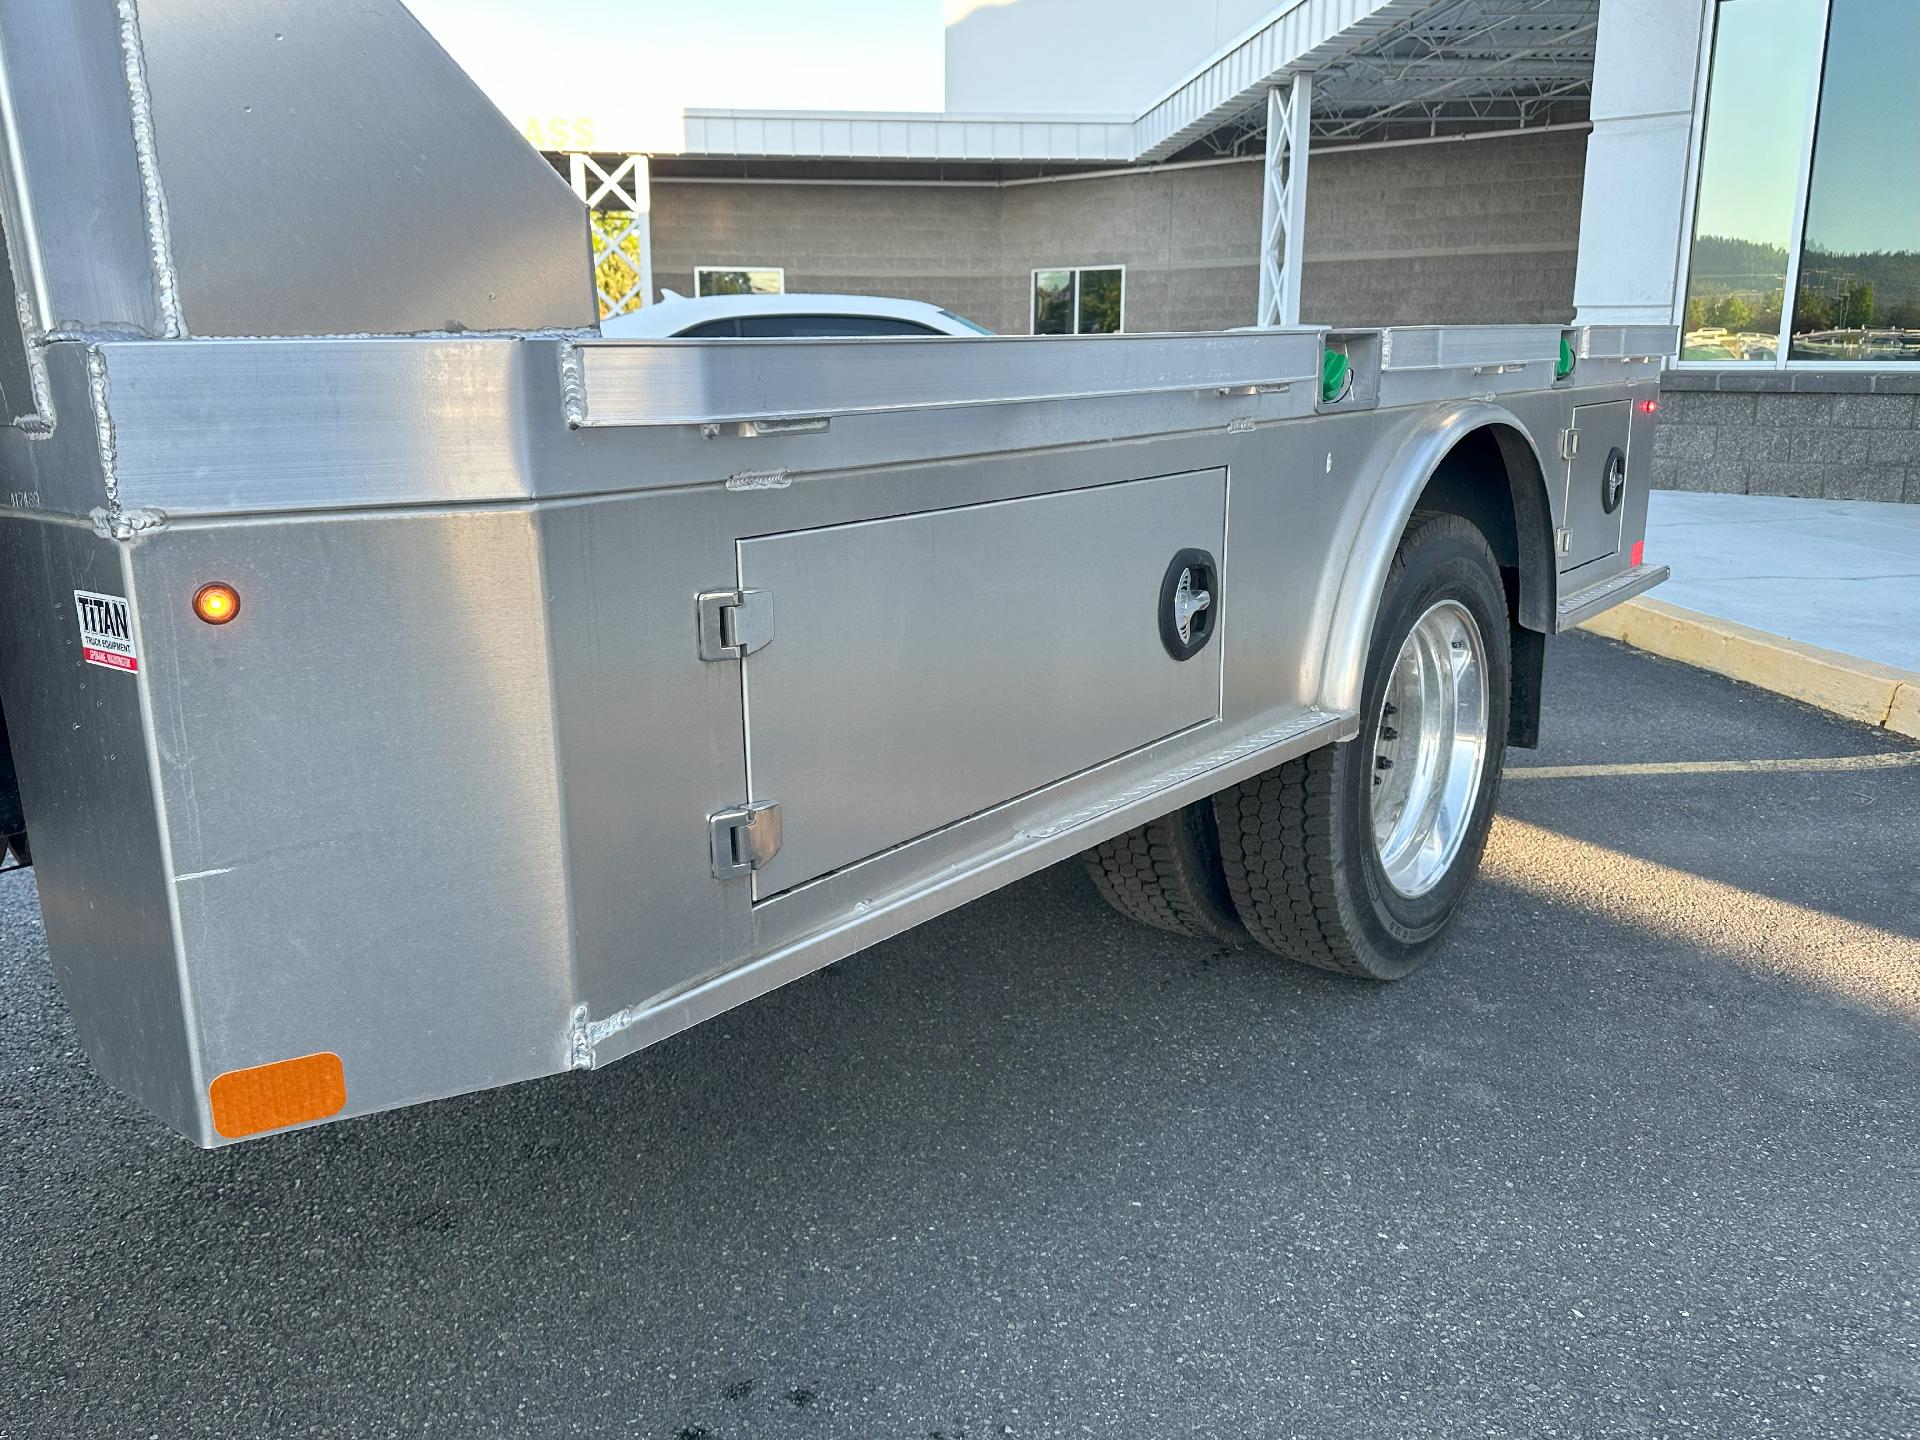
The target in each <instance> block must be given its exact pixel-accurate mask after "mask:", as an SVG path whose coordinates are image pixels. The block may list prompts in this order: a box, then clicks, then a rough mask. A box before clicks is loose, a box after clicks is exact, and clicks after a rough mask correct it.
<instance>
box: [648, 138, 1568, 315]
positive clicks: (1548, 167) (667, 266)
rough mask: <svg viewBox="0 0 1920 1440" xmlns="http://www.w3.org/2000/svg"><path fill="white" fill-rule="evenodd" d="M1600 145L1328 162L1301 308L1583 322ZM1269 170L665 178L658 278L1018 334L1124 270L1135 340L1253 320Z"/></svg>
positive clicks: (1322, 160) (1411, 149)
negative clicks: (1059, 269) (757, 275)
mask: <svg viewBox="0 0 1920 1440" xmlns="http://www.w3.org/2000/svg"><path fill="white" fill-rule="evenodd" d="M1584 145H1585V136H1584V135H1583V134H1581V133H1579V132H1564V131H1563V132H1551V133H1541V134H1537V135H1526V136H1515V137H1506V138H1500V139H1488V140H1473V141H1466V142H1455V143H1446V144H1435V145H1418V146H1393V147H1386V148H1376V149H1363V150H1354V151H1350V152H1346V153H1341V152H1338V151H1327V152H1324V153H1321V154H1319V155H1316V156H1315V157H1314V159H1313V162H1312V170H1311V172H1310V180H1309V186H1308V202H1307V238H1306V268H1305V274H1304V275H1303V276H1302V313H1303V316H1304V318H1305V319H1307V320H1308V321H1309V322H1318V323H1325V324H1334V325H1373V324H1432V323H1440V322H1447V321H1452V322H1460V323H1467V322H1493V321H1508V322H1526V321H1538V322H1543V323H1552V322H1557V321H1564V320H1567V319H1568V318H1569V317H1570V316H1571V315H1572V311H1573V271H1574V259H1575V255H1576V252H1577V246H1578V230H1579V216H1580V184H1581V174H1582V165H1583V158H1584V154H1585V150H1584ZM1260 198H1261V166H1260V164H1259V162H1258V161H1257V160H1245V161H1235V162H1231V163H1225V164H1213V165H1201V166H1177V167H1171V168H1167V169H1162V170H1152V171H1143V172H1132V173H1128V174H1122V175H1115V176H1111V177H1106V178H1098V179H1076V180H1069V181H1062V182H1058V183H1047V184H1008V185H981V184H971V185H961V184H954V185H941V184H913V185H905V184H878V183H876V184H850V183H847V184H843V183H810V184H783V183H779V182H775V181H740V182H729V183H725V184H714V183H708V182H698V181H690V180H676V179H674V178H673V177H671V176H664V175H656V177H655V179H654V187H653V255H654V276H655V283H656V284H658V285H661V286H664V287H667V288H670V289H674V290H679V291H681V292H682V293H685V294H691V293H692V291H693V268H694V266H696V265H738V264H764V265H782V266H784V267H786V271H787V288H788V289H789V290H791V291H796V292H798V291H829V292H840V293H849V294H879V295H899V296H904V297H906V298H909V299H919V300H931V301H933V302H934V303H936V304H940V305H944V306H946V307H948V308H949V309H952V310H955V311H958V312H959V313H960V314H963V315H966V316H969V317H970V318H972V319H974V320H977V321H979V322H980V323H981V324H982V325H985V326H987V327H988V328H990V329H993V330H998V331H1000V332H1002V333H1005V334H1015V335H1023V334H1025V333H1027V330H1028V327H1029V314H1028V307H1029V303H1030V297H1029V287H1030V285H1031V272H1032V271H1033V270H1034V269H1036V268H1046V267H1052V266H1068V265H1108V264H1121V265H1125V266H1126V267H1127V293H1126V324H1127V328H1128V329H1129V330H1133V331H1152V330H1215V329H1226V328H1230V327H1232V326H1236V325H1249V324H1252V323H1253V320H1254V316H1255V312H1256V307H1257V302H1258V297H1259V283H1260V282H1259V268H1258V261H1257V256H1258V250H1259V240H1260Z"/></svg>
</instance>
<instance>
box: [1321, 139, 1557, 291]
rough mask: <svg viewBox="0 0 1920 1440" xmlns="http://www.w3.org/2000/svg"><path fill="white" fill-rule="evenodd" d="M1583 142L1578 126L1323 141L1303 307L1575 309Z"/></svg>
mask: <svg viewBox="0 0 1920 1440" xmlns="http://www.w3.org/2000/svg"><path fill="white" fill-rule="evenodd" d="M1586 154H1587V137H1586V134H1585V132H1584V131H1577V130H1562V131H1548V132H1543V133H1541V134H1538V135H1521V136H1512V137H1503V138H1499V139H1485V140H1467V141H1456V142H1451V143H1439V144H1426V145H1404V146H1387V147H1384V148H1381V149H1374V150H1354V151H1351V152H1348V153H1346V154H1342V153H1341V152H1340V151H1338V150H1328V151H1325V152H1323V153H1320V154H1316V155H1315V156H1314V157H1313V159H1312V161H1311V164H1310V167H1309V169H1308V172H1307V177H1308V178H1307V241H1306V271H1305V274H1304V275H1303V276H1302V282H1301V299H1300V310H1301V318H1302V319H1304V320H1307V321H1308V322H1310V323H1315V324H1326V325H1390V324H1392V325H1430V324H1444V323H1453V324H1475V323H1495V322H1506V323H1538V324H1555V323H1561V322H1565V321H1567V320H1570V319H1572V317H1573V277H1574V264H1575V261H1576V259H1577V257H1578V254H1579V248H1580V193H1581V185H1582V180H1583V177H1584V174H1585V168H1586Z"/></svg>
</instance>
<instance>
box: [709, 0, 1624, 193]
mask: <svg viewBox="0 0 1920 1440" xmlns="http://www.w3.org/2000/svg"><path fill="white" fill-rule="evenodd" d="M1599 12H1600V0H1292V3H1290V4H1281V5H1276V6H1275V9H1274V14H1273V17H1272V18H1271V19H1270V20H1269V21H1268V22H1267V23H1266V24H1264V25H1262V26H1260V27H1259V28H1258V29H1256V30H1254V31H1253V32H1251V33H1250V34H1248V35H1247V36H1245V37H1244V38H1243V39H1241V40H1240V41H1239V42H1238V43H1236V44H1234V45H1233V46H1231V47H1229V48H1228V49H1227V50H1225V51H1223V52H1221V53H1220V54H1219V55H1216V56H1215V57H1214V58H1213V59H1212V60H1210V61H1209V62H1208V63H1207V64H1205V65H1203V66H1201V67H1200V68H1199V69H1197V70H1195V71H1193V72H1192V73H1191V74H1189V75H1187V76H1185V77H1184V78H1183V79H1182V80H1181V81H1180V82H1179V83H1178V84H1176V85H1174V86H1172V87H1171V88H1170V89H1169V90H1168V91H1167V93H1166V94H1165V95H1163V96H1162V97H1161V98H1160V99H1159V100H1157V101H1155V102H1154V103H1153V104H1152V105H1150V106H1149V107H1148V108H1147V109H1146V110H1145V111H1144V112H1143V113H1142V114H1140V115H1139V116H1137V117H1134V118H1133V119H1131V120H1128V119H1126V118H1125V117H1122V116H1111V115H1108V116H1073V115H1055V116H992V115H949V114H925V115H877V114H876V115H854V114H825V113H808V112H801V111H773V110H765V111H749V110H689V111H688V112H687V116H686V121H687V144H686V146H685V149H684V150H683V151H682V153H683V154H686V155H701V156H718V155H728V156H742V157H744V156H757V157H766V158H806V159H809V160H814V161H820V160H826V161H841V162H852V163H872V162H874V161H884V160H895V161H907V162H916V161H918V162H943V161H958V160H967V161H974V162H981V163H985V164H993V163H995V162H999V163H1016V162H1026V163H1042V164H1044V163H1053V164H1067V165H1125V164H1138V163H1154V162H1158V161H1163V160H1167V159H1171V158H1173V157H1174V156H1176V155H1184V154H1190V153H1193V152H1194V151H1196V150H1200V151H1205V152H1208V153H1213V154H1240V153H1253V152H1255V151H1257V150H1258V149H1259V144H1258V143H1257V142H1259V140H1260V139H1261V137H1262V136H1263V135H1264V134H1265V130H1266V107H1267V96H1268V93H1269V92H1270V91H1272V90H1274V89H1276V88H1280V89H1284V88H1285V87H1287V86H1288V85H1289V84H1290V83H1291V82H1292V80H1293V78H1294V77H1295V76H1297V75H1307V74H1310V75H1312V76H1313V77H1314V96H1313V127H1312V128H1313V136H1314V139H1316V140H1319V141H1332V142H1335V143H1352V142H1356V141H1362V140H1375V139H1388V138H1399V137H1405V136H1414V135H1421V134H1443V133H1450V132H1458V131H1462V130H1473V129H1513V128H1516V127H1518V126H1525V125H1538V124H1548V123H1552V122H1556V121H1566V120H1580V119H1584V118H1585V117H1586V106H1587V97H1588V95H1589V93H1590V91H1591V89H1592V81H1593V57H1594V35H1595V32H1596V30H1597V28H1598V25H1599Z"/></svg>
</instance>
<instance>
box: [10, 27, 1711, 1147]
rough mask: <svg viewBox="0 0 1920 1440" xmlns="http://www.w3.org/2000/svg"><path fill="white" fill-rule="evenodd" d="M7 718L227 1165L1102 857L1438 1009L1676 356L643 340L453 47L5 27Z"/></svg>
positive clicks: (1592, 337) (96, 958) (88, 988)
mask: <svg viewBox="0 0 1920 1440" xmlns="http://www.w3.org/2000/svg"><path fill="white" fill-rule="evenodd" d="M0 129H4V132H5V142H6V143H5V146H4V149H3V150H0V167H3V168H4V172H5V173H4V177H0V180H3V183H0V218H3V219H4V235H5V261H6V271H7V280H8V283H9V284H10V286H11V299H12V301H13V306H12V311H13V316H14V317H15V318H14V319H12V320H10V321H7V322H5V323H4V324H0V331H3V332H4V333H0V399H3V400H4V405H5V412H6V414H5V418H6V420H7V422H8V424H7V427H6V429H5V431H4V433H3V436H0V466H4V470H5V485H4V491H5V495H4V498H5V501H6V504H5V509H4V511H0V605H3V607H4V616H3V619H0V703H4V715H5V733H6V736H7V737H8V738H9V740H10V744H11V756H10V760H11V762H12V763H11V764H10V765H0V782H5V781H6V777H7V774H8V772H9V771H12V770H17V774H18V793H17V795H16V794H15V793H14V790H13V787H12V785H11V784H10V783H0V820H4V822H5V828H6V832H7V835H8V836H9V837H11V843H12V845H13V847H14V849H15V851H16V853H18V854H20V855H23V856H24V855H27V854H29V853H30V854H31V858H32V860H33V862H34V864H35V868H36V870H37V872H38V876H39V885H40V898H41V904H42V907H43V910H44V913H45V918H46V929H47V936H48V941H49V947H50V950H51V953H52V956H53V961H54V964H55V967H56V969H57V971H58V974H59V979H60V983H61V986H62V988H63V990H64V992H65V994H66V997H67V1000H68V1002H69V1004H70V1005H71V1008H72V1011H73V1015H74V1020H75V1023H76V1025H77V1026H78V1028H79V1032H80V1034H81V1037H82V1039H83V1041H84V1043H85V1045H86V1048H87V1051H88V1053H89V1054H90V1055H91V1057H92V1059H93V1061H94V1063H95V1064H96V1065H97V1066H98V1068H99V1070H100V1071H101V1073H102V1074H104V1075H105V1076H106V1077H108V1078H109V1079H110V1080H111V1081H112V1082H113V1083H115V1084H116V1085H119V1086H121V1087H122V1088H124V1089H125V1090H127V1091H129V1092H130V1093H132V1094H133V1095H135V1096H137V1097H138V1098H139V1099H140V1100H141V1101H143V1102H144V1103H145V1104H146V1105H148V1106H149V1107H151V1108H152V1110H153V1111H154V1112H155V1113H156V1114H158V1115H159V1116H161V1117H162V1118H164V1119H165V1120H166V1121H167V1122H168V1123H169V1124H171V1125H173V1126H175V1127H177V1128H178V1129H179V1130H180V1131H182V1132H183V1133H185V1134H186V1135H188V1136H190V1137H192V1138H193V1139H195V1140H196V1141H197V1142H199V1143H200V1144H203V1145H215V1144H220V1143H223V1142H225V1141H229V1140H233V1139H237V1138H241V1137H244V1136H247V1135H253V1134H259V1133H263V1132H266V1131H270V1130H277V1129H282V1128H285V1127H289V1126H293V1125H300V1124H307V1123H313V1122H315V1121H319V1120H323V1119H327V1118H333V1117H339V1116H346V1115H354V1114H361V1113H365V1112H368V1111H373V1110H380V1109H385V1108H388V1107H392V1106H398V1105H405V1104H410V1103H412V1102H415V1101H421V1100H427V1099H432V1098H434V1097H437V1096H445V1095H452V1094H457V1093H460V1092H464V1091H471V1090H478V1089H482V1088H485V1087H488V1086H493V1085H501V1084H505V1083H507V1082H509V1081H514V1080H521V1079H526V1078H528V1077H531V1076H537V1075H545V1074H550V1073H553V1072H556V1071H562V1070H566V1069H569V1068H589V1067H593V1066H597V1065H604V1064H607V1063H608V1062H610V1061H613V1060H616V1059H618V1058H620V1057H621V1056H624V1055H627V1054H630V1053H631V1052H633V1051H635V1050H637V1049H640V1048H641V1047H643V1046H645V1045H648V1044H650V1043H652V1042H653V1041H656V1040H658V1039H660V1038H662V1037H663V1036H666V1035H670V1034H672V1033H674V1032H675V1031H677V1030H680V1029H683V1028H685V1027H686V1026H689V1025H692V1024H694V1023H695V1022H697V1021H699V1020H702V1019H704V1018H706V1017H708V1016H710V1015H713V1014H716V1013H718V1012H719V1011H721V1010H724V1009H726V1008H728V1007H729V1006H732V1005H735V1004H738V1003H740V1002H741V1001H743V1000H747V999H749V998H751V997H753V996H755V995H758V994H761V993H763V992H765V991H767V990H769V989H771V988H773V987H775V986H777V985H779V984H781V983H783V982H784V981H787V980H790V979H792V978H794V977H796V976H799V975H802V974H805V973H807V972H808V971H811V970H814V969H817V968H818V967H820V966H822V965H825V964H828V963H830V962H831V961H834V960H836V959H839V958H841V957H842V956H845V955H847V954H850V953H851V952H853V951H855V950H858V949H860V948H862V947H863V946H866V945H870V944H873V943H874V942H875V941H878V940H881V939H883V938H885V937H887V936H889V935H893V934H895V933H897V932H899V931H901V930H903V929H905V928H906V927H908V926H910V925H913V924H915V923H917V922H919V921H921V920H925V919H927V918H929V917H931V916H933V915H937V914H939V913H940V912H942V911H944V910H947V909H950V908H952V907H954V906H956V905H959V904H961V903H963V902H964V901H967V900H969V899H972V898H974V897H975V896H978V895H981V894H984V893H985V892H987V891H989V890H991V889H993V888H995V887H996V886H999V885H1003V884H1005V883H1007V882H1008V881H1010V880H1013V879H1015V878H1017V877H1019V876H1022V875H1025V874H1028V873H1030V872H1032V871H1034V870H1036V869H1038V868H1040V867H1042V866H1045V865H1048V864H1050V863H1053V862H1055V861H1057V860H1060V859H1062V858H1064V857H1067V856H1070V855H1073V854H1075V853H1076V852H1083V851H1084V852H1089V864H1090V866H1091V868H1092V869H1093V871H1094V874H1095V878H1096V881H1097V882H1098V884H1099V885H1100V888H1101V889H1102V891H1103V892H1104V893H1105V894H1106V895H1107V896H1108V898H1109V899H1111V900H1113V901H1114V902H1115V903H1116V904H1118V905H1119V906H1120V908H1121V909H1123V910H1125V911H1126V912H1128V913H1130V914H1132V915H1135V916H1136V917H1138V918H1141V919H1144V920H1147V921H1149V922H1150V923H1155V924H1159V925H1163V926H1166V927H1169V928H1172V929H1176V930H1183V931H1188V932H1192V933H1201V934H1213V935H1224V936H1227V937H1229V938H1233V939H1243V938H1251V940H1253V941H1256V942H1258V943H1260V944H1263V945H1266V946H1267V947H1269V948H1271V949H1274V950H1276V951H1279V952H1280V953H1282V954H1286V955H1291V956H1293V957H1294V958H1296V959H1301V960H1306V961H1309V962H1312V963H1317V964H1323V965H1329V966H1333V967H1334V968H1338V969H1343V970H1347V971H1349V972H1352V973H1356V974H1360V975H1366V976H1373V977H1377V978H1390V977H1392V976H1394V975H1396V974H1400V973H1404V972H1405V971H1406V970H1408V969H1410V968H1411V967H1412V966H1413V965H1414V964H1415V963H1417V962H1418V961H1419V959H1420V958H1421V957H1422V956H1423V955H1424V954H1425V953H1426V952H1427V951H1428V950H1429V949H1430V948H1431V947H1432V945H1433V944H1434V943H1435V941H1436V940H1437V938H1438V937H1439V936H1440V934H1441V933H1442V931H1443V930H1444V928H1445V927H1446V925H1447V922H1448V921H1449V919H1450V918H1451V917H1452V915H1453V914H1454V911H1455V909H1456V908H1457V906H1458V905H1459V903H1460V900H1461V897H1462V895H1463V894H1464V893H1465V890H1466V887H1467V885H1468V883H1469V882H1470V880H1471V878H1472V874H1473V871H1474V869H1475V866H1476V865H1477V863H1478V859H1479V852H1480V847H1481V844H1482V841H1483V839H1484V837H1485V833H1486V829H1487V825H1488V823H1489V819H1490V815H1491V810H1492V806H1493V802H1494V797H1495V792H1496V789H1497V785H1498V777H1499V771H1500V766H1501V762H1502V758H1503V755H1504V751H1505V747H1506V745H1507V744H1508V743H1509V741H1511V742H1512V743H1516V744H1521V745H1526V744H1531V743H1533V740H1534V736H1535V731H1536V728H1537V720H1538V715H1539V694H1540V682H1541V669H1542V658H1543V651H1544V637H1545V636H1546V635H1547V634H1549V633H1551V632H1552V631H1554V630H1556V629H1563V628H1565V627H1567V626H1568V625H1570V624H1573V623H1576V622H1578V621H1579V620H1581V619H1583V618H1584V617H1586V616H1587V615H1590V614H1593V613H1595V612H1596V611H1598V610H1600V609H1603V608H1605V607H1606V606H1608V605H1610V604H1613V603H1615V602H1617V601H1619V600H1622V599H1624V598H1626V597H1628V596H1630V595H1632V594H1634V593H1636V592H1638V591H1640V590H1644V589H1646V588H1647V587H1648V586H1650V585H1652V584H1653V583H1655V582H1656V581H1657V580H1659V579H1660V578H1661V577H1662V576H1663V575H1664V573H1665V572H1664V570H1661V569H1658V568H1655V567H1650V566H1646V565H1643V564H1641V563H1640V537H1641V535H1642V533H1643V529H1644V523H1645V515H1646V501H1647V497H1646V476H1647V474H1648V472H1649V470H1650V468H1651V467H1650V465H1649V463H1648V455H1649V449H1650V440H1651V426H1652V423H1653V420H1652V411H1653V408H1654V406H1653V403H1652V397H1653V396H1654V394H1655V389H1656V383H1657V372H1658V368H1659V360H1658V358H1657V357H1659V356H1661V355H1663V354H1665V353H1666V352H1668V351H1669V350H1670V349H1671V348H1672V344H1673V336H1672V334H1671V333H1670V332H1668V331H1666V330H1660V329H1653V330H1648V329H1634V328H1627V329H1622V328H1606V327H1592V328H1572V329H1562V328H1560V327H1543V326H1517V327H1439V328H1412V329H1386V330H1377V329H1376V330H1353V331H1346V332H1341V331H1331V332H1330V331H1326V330H1322V329H1294V330H1272V331H1263V332H1249V333H1233V334H1209V335H1151V336H1149V335H1139V336H1132V335H1127V336H1103V337H1090V338H1072V337H1060V338H1042V339H1030V338H1021V339H998V338H981V339H953V340H922V339H874V340H810V341H766V342H743V341H712V342H705V341H666V342H651V341H642V342H626V343H622V342H616V341H611V340H604V339H601V338H599V337H598V335H597V332H596V321H595V313H596V312H595V308H594V304H593V299H592V292H591V290H590V275H589V269H588V263H587V257H588V242H587V234H586V226H585V217H584V215H583V213H582V211H581V209H580V207H579V204H578V202H577V201H576V200H575V198H574V197H573V195H572V194H571V192H570V191H569V190H568V189H567V188H566V186H565V185H564V184H562V183H561V182H560V180H559V179H558V178H557V177H556V176H555V175H553V174H552V173H551V171H550V170H549V168H548V167H547V166H546V165H545V164H544V163H543V162H542V161H541V160H540V158H539V157H538V156H537V155H535V154H534V153H533V152H532V151H531V150H529V149H527V148H526V146H525V145H524V144H522V142H521V141H520V139H519V138H518V137H517V136H516V135H515V134H514V133H513V131H512V130H511V128H510V127H509V126H508V125H507V124H506V123H505V122H504V121H503V120H502V119H501V118H500V116H499V115H498V114H497V113H496V112H495V111H494V110H493V109H492V107H491V106H490V105H489V104H488V103H487V101H486V100H485V99H484V97H482V96H481V95H480V94H479V92H478V91H477V90H476V89H475V88H474V87H473V86H472V84H471V83H470V82H469V81H468V80H467V78H466V77H465V76H464V75H463V74H462V73H461V72H460V71H459V69H458V68H457V67H456V66H455V65H454V64H453V63H452V62H451V61H450V60H448V58H447V57H446V56H445V55H444V54H443V53H441V51H440V50H439V49H438V47H437V46H436V45H435V44H434V43H433V42H432V41H431V40H430V39H429V38H428V36H427V35H426V34H425V32H424V31H422V30H421V29H420V28H419V27H418V26H417V25H416V24H415V23H414V21H413V20H412V18H411V17H410V16H409V15H408V14H407V12H406V11H405V10H404V9H403V8H402V6H401V5H400V4H399V3H397V0H329V3H327V4H292V3H282V0H259V3H245V4H243V3H238V0H139V3H138V4H137V5H136V4H134V3H132V0H119V3H117V4H116V3H114V0H35V3H33V4H10V5H6V6H4V7H0Z"/></svg>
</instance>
